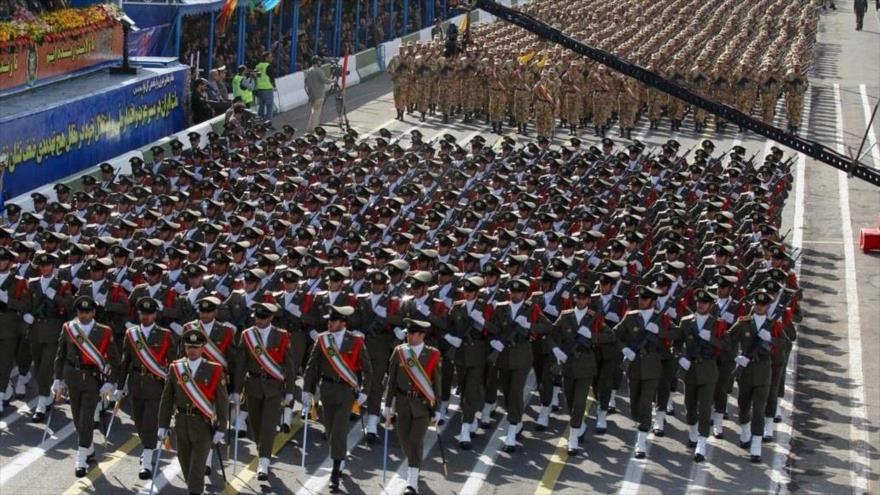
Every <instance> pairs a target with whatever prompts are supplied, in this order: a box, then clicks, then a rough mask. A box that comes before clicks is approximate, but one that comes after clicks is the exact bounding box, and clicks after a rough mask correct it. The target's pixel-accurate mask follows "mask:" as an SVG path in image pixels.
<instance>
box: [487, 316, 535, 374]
mask: <svg viewBox="0 0 880 495" xmlns="http://www.w3.org/2000/svg"><path fill="white" fill-rule="evenodd" d="M520 316H522V315H520ZM523 333H525V336H526V337H528V334H529V331H528V330H526V329H525V328H523V327H522V326H520V324H519V323H517V322H516V319H513V320H508V321H507V322H506V323H505V325H504V328H503V329H502V331H501V333H500V334H499V336H498V338H496V339H494V340H498V341H499V342H501V344H502V345H504V347H507V346H508V345H509V344H510V343H511V342H513V340H514V339H515V338H516V337H517V336H520V337H521V336H522V334H523ZM500 354H501V353H500V352H498V351H497V350H495V349H492V352H490V353H489V356H487V357H486V360H487V361H488V362H489V363H490V364H492V365H493V366H494V365H495V362H496V361H497V360H498V356H499V355H500Z"/></svg>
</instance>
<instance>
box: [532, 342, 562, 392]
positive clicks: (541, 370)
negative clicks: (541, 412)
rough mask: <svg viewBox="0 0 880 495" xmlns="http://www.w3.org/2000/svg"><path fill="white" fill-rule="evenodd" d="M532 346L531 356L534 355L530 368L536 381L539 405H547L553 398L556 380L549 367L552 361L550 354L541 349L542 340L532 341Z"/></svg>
mask: <svg viewBox="0 0 880 495" xmlns="http://www.w3.org/2000/svg"><path fill="white" fill-rule="evenodd" d="M532 346H533V347H532V356H534V361H532V369H533V370H535V380H536V381H537V382H538V393H539V394H540V395H541V405H542V406H549V405H550V402H551V401H552V400H553V384H554V383H555V382H556V377H555V376H554V375H553V372H552V371H551V369H550V368H551V367H552V365H553V362H554V361H553V358H551V357H550V355H548V354H545V353H544V352H543V350H542V349H541V348H542V347H543V346H544V344H543V343H542V342H534V343H532Z"/></svg>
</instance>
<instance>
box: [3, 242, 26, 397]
mask: <svg viewBox="0 0 880 495" xmlns="http://www.w3.org/2000/svg"><path fill="white" fill-rule="evenodd" d="M16 256H17V254H16V253H15V252H13V251H11V250H9V249H8V248H6V247H0V413H2V412H3V408H4V406H7V405H8V403H9V401H10V400H12V394H10V395H9V396H7V395H6V384H7V383H9V379H10V376H11V372H12V368H13V366H15V364H16V351H17V350H18V346H19V345H21V344H22V342H23V341H24V338H25V337H26V333H25V332H26V329H27V326H26V324H25V322H24V321H23V320H22V315H23V314H24V313H25V312H27V311H28V310H29V309H30V306H31V301H30V297H31V296H30V292H28V288H27V287H28V284H27V280H25V279H24V278H22V277H19V276H18V275H16V274H15V272H14V270H12V263H13V261H14V260H15V257H16Z"/></svg>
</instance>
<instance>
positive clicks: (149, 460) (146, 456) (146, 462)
mask: <svg viewBox="0 0 880 495" xmlns="http://www.w3.org/2000/svg"><path fill="white" fill-rule="evenodd" d="M141 469H153V449H144V451H143V452H141Z"/></svg>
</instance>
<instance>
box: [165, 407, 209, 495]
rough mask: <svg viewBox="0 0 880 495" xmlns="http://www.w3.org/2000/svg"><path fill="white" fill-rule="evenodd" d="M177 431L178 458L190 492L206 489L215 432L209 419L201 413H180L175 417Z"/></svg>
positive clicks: (199, 491) (175, 429)
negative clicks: (208, 462)
mask: <svg viewBox="0 0 880 495" xmlns="http://www.w3.org/2000/svg"><path fill="white" fill-rule="evenodd" d="M174 431H175V432H177V459H178V460H179V461H180V468H181V471H183V479H185V480H186V487H187V489H188V490H189V491H190V493H202V492H203V491H205V461H207V460H208V453H209V452H211V441H212V440H213V438H214V434H213V432H212V429H211V425H210V424H209V423H208V420H207V419H205V417H204V416H202V415H201V414H199V413H193V414H191V415H190V414H180V413H178V414H177V416H176V417H175V418H174Z"/></svg>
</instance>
